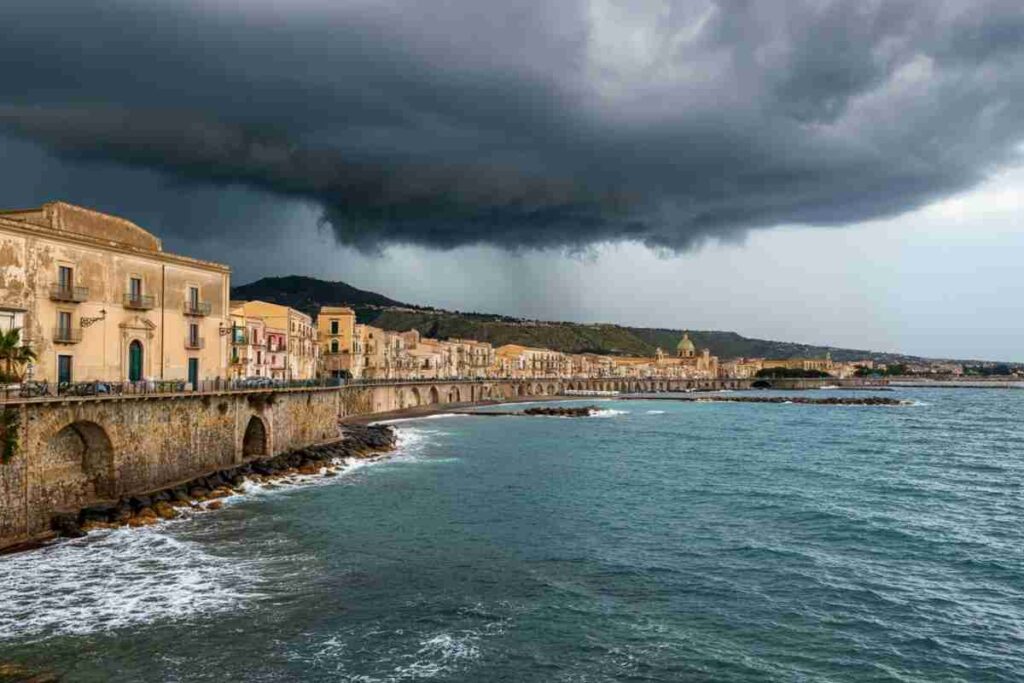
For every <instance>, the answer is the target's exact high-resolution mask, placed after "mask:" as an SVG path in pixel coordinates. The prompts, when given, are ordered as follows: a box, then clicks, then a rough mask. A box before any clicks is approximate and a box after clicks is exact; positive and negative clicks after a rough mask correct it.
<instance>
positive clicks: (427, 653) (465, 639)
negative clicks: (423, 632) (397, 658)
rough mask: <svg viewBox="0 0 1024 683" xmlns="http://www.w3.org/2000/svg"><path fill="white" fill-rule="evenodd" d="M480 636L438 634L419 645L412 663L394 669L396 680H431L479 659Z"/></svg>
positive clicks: (472, 634) (468, 633)
mask: <svg viewBox="0 0 1024 683" xmlns="http://www.w3.org/2000/svg"><path fill="white" fill-rule="evenodd" d="M479 639H480V635H479V634H476V633H473V632H466V633H461V634H458V635H455V634H451V633H439V634H438V635H436V636H433V637H431V638H427V639H425V640H421V641H420V648H419V650H417V651H416V654H415V655H414V656H415V661H413V662H411V663H409V664H405V665H402V666H398V667H396V668H395V674H396V678H397V679H398V680H403V679H409V678H434V677H436V676H439V675H441V674H443V673H447V672H450V671H451V670H452V669H454V668H456V667H458V666H460V665H462V664H465V663H466V662H470V661H473V660H476V659H479V658H480V648H479V647H478V646H477V641H479Z"/></svg>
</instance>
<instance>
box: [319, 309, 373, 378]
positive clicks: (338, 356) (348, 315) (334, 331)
mask: <svg viewBox="0 0 1024 683" xmlns="http://www.w3.org/2000/svg"><path fill="white" fill-rule="evenodd" d="M316 329H317V335H318V341H319V343H320V360H321V369H320V372H321V374H323V375H324V376H327V377H350V378H359V377H362V376H363V363H364V351H363V345H362V341H361V340H360V339H359V338H358V337H357V336H356V312H355V311H353V310H352V309H351V308H348V307H346V306H322V307H321V308H320V312H319V314H318V315H317V317H316Z"/></svg>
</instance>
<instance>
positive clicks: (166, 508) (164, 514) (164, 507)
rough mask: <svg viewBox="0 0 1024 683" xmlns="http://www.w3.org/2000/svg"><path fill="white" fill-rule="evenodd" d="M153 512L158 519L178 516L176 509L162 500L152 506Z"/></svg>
mask: <svg viewBox="0 0 1024 683" xmlns="http://www.w3.org/2000/svg"><path fill="white" fill-rule="evenodd" d="M153 512H155V513H156V515H157V516H158V517H159V518H160V519H174V518H176V517H177V516H178V511H177V510H175V509H174V506H173V505H171V504H170V503H168V502H167V501H163V500H161V501H160V502H159V503H157V504H156V505H154V506H153Z"/></svg>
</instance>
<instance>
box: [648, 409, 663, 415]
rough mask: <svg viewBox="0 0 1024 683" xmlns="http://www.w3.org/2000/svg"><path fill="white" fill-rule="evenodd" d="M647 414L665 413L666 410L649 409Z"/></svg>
mask: <svg viewBox="0 0 1024 683" xmlns="http://www.w3.org/2000/svg"><path fill="white" fill-rule="evenodd" d="M647 414H648V415H664V414H665V411H664V410H648V411H647Z"/></svg>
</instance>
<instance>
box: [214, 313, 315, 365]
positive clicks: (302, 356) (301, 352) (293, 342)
mask: <svg viewBox="0 0 1024 683" xmlns="http://www.w3.org/2000/svg"><path fill="white" fill-rule="evenodd" d="M232 307H233V309H232V310H233V311H235V312H236V313H237V315H238V316H239V317H240V318H244V319H245V320H246V321H248V320H250V319H259V320H260V321H262V323H263V328H264V331H265V339H261V340H260V342H261V344H260V345H259V346H254V345H253V344H252V343H251V341H252V340H249V344H248V346H249V347H251V348H252V350H253V352H260V353H265V354H266V356H267V357H268V359H269V371H270V377H271V378H273V379H280V380H307V379H314V378H315V377H316V375H317V366H318V365H319V358H320V347H319V345H318V344H317V340H316V329H315V328H314V327H313V320H312V318H310V317H309V316H308V315H306V314H305V313H303V312H302V311H297V310H295V309H294V308H289V307H288V306H282V305H280V304H272V303H269V302H266V301H238V302H232Z"/></svg>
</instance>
